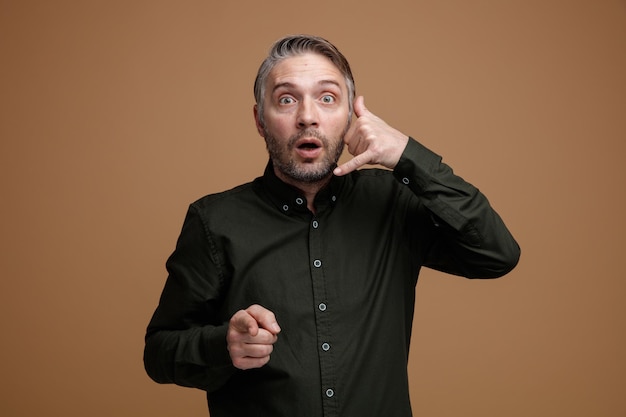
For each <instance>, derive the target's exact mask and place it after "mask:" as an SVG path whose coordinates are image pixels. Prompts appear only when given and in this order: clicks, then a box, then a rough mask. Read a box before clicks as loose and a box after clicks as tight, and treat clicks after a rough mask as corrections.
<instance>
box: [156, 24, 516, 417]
mask: <svg viewBox="0 0 626 417" xmlns="http://www.w3.org/2000/svg"><path fill="white" fill-rule="evenodd" d="M254 91H255V98H256V105H255V106H254V117H255V121H256V126H257V129H258V131H259V133H260V135H261V136H262V137H263V138H265V141H266V144H267V149H268V152H269V155H270V161H269V163H268V166H267V168H266V170H265V173H264V175H263V176H262V177H260V178H257V179H256V180H254V181H253V182H251V183H249V184H244V185H242V186H239V187H237V188H235V189H232V190H230V191H226V192H222V193H219V194H214V195H209V196H206V197H204V198H202V199H200V200H198V201H196V202H195V203H193V204H192V205H191V206H190V208H189V211H188V214H187V217H186V219H185V222H184V225H183V229H182V232H181V235H180V237H179V240H178V244H177V246H176V250H175V251H174V253H173V254H172V255H171V257H170V258H169V259H168V262H167V268H168V271H169V277H168V280H167V282H166V285H165V288H164V290H163V294H162V296H161V300H160V303H159V306H158V308H157V309H156V311H155V313H154V316H153V318H152V321H151V322H150V324H149V326H148V331H147V334H146V347H145V353H144V362H145V366H146V370H147V372H148V374H149V375H150V376H151V377H152V378H153V379H154V380H155V381H157V382H160V383H176V384H179V385H183V386H189V387H196V388H200V389H203V390H206V391H207V397H208V404H209V411H210V414H211V416H213V417H220V416H230V417H232V416H289V417H293V416H327V417H328V416H350V417H356V416H385V417H393V416H398V417H400V416H402V417H406V416H411V406H410V401H409V389H408V376H407V369H406V367H407V360H408V354H409V342H410V337H411V327H412V320H413V308H414V301H415V296H414V292H415V285H416V283H417V276H418V273H419V270H420V268H421V267H422V266H427V267H430V268H435V269H437V270H441V271H445V272H448V273H451V274H456V275H461V276H465V277H469V278H494V277H499V276H502V275H504V274H506V273H507V272H509V271H510V270H511V269H512V268H513V267H514V266H515V265H516V263H517V261H518V258H519V247H518V245H517V243H516V242H515V240H514V239H513V237H512V236H511V235H510V233H509V232H508V231H507V229H506V227H505V225H504V224H503V222H502V220H501V219H500V217H499V216H498V215H497V214H496V213H495V212H494V211H493V209H492V208H491V207H490V205H489V203H488V201H487V199H486V198H485V197H484V196H483V195H482V194H481V193H480V192H479V191H478V190H477V189H476V188H474V187H473V186H472V185H470V184H468V183H467V182H465V181H464V180H462V179H461V178H459V177H458V176H455V175H454V174H453V172H452V170H451V169H450V168H449V167H448V166H446V165H445V164H443V163H442V162H441V158H440V157H439V156H437V155H435V154H434V153H432V152H431V151H429V150H428V149H426V148H425V147H424V146H422V145H421V144H419V143H418V142H417V141H416V140H414V139H412V138H410V137H408V136H406V135H404V134H403V133H401V132H399V131H397V130H396V129H394V128H392V127H390V126H388V125H387V124H386V123H385V122H384V121H383V120H381V119H380V118H378V117H376V116H375V115H374V114H372V113H371V112H370V111H369V110H368V109H367V108H366V107H365V105H364V101H363V98H362V97H358V98H356V99H355V98H354V95H355V94H354V80H353V78H352V73H351V71H350V67H349V65H348V62H347V61H346V60H345V58H344V56H343V55H342V54H341V53H340V52H339V51H338V50H337V49H336V48H335V47H334V46H333V45H332V44H330V43H329V42H328V41H326V40H324V39H321V38H318V37H311V36H292V37H287V38H284V39H281V40H279V41H278V42H277V43H276V44H275V45H274V46H273V48H272V49H271V51H270V54H269V56H268V58H267V59H266V60H265V61H264V62H263V64H262V65H261V68H260V69H259V73H258V75H257V79H256V82H255V88H254ZM353 116H354V117H353ZM352 119H354V120H352ZM344 143H345V144H347V146H348V151H349V152H350V153H351V154H352V155H353V159H351V160H349V161H348V162H346V163H344V164H343V165H341V166H337V161H338V158H339V156H340V154H341V152H342V149H343V146H344ZM365 164H379V165H382V166H383V167H386V168H387V169H373V168H370V169H362V170H357V168H361V167H362V166H363V165H365Z"/></svg>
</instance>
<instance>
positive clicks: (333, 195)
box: [259, 159, 345, 214]
mask: <svg viewBox="0 0 626 417" xmlns="http://www.w3.org/2000/svg"><path fill="white" fill-rule="evenodd" d="M259 180H260V181H259V182H260V185H261V187H262V188H263V190H264V191H265V193H266V194H267V195H268V196H269V198H270V200H271V201H272V203H273V204H274V205H275V206H276V208H277V209H278V210H280V211H281V212H283V213H285V214H292V213H308V212H309V211H308V209H307V205H306V198H305V197H304V194H302V193H301V192H300V190H298V189H297V188H295V187H293V186H291V185H289V184H287V183H285V182H283V181H282V180H281V179H280V178H278V177H277V176H276V173H275V172H274V164H272V160H271V159H270V160H269V162H268V163H267V166H266V167H265V172H264V173H263V177H261V178H259ZM344 183H345V178H344V177H337V176H333V177H332V178H331V180H330V182H329V183H328V185H326V187H324V188H322V189H321V190H320V191H319V192H318V193H317V195H316V196H315V208H316V211H317V212H318V213H319V212H321V211H323V210H325V209H326V208H329V207H330V208H332V207H333V206H334V205H335V204H337V202H338V201H339V196H340V192H341V189H342V188H343V185H344Z"/></svg>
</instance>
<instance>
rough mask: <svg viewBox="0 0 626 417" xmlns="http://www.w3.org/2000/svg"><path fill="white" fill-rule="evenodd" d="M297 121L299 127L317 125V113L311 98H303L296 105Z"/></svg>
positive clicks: (304, 127)
mask: <svg viewBox="0 0 626 417" xmlns="http://www.w3.org/2000/svg"><path fill="white" fill-rule="evenodd" d="M297 123H298V127H299V128H301V129H306V128H308V127H311V126H317V125H318V123H319V120H318V114H317V109H316V108H315V104H314V103H313V100H311V99H304V100H302V101H301V102H300V106H299V107H298V116H297Z"/></svg>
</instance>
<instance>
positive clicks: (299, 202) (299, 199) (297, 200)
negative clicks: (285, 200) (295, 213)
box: [296, 197, 304, 206]
mask: <svg viewBox="0 0 626 417" xmlns="http://www.w3.org/2000/svg"><path fill="white" fill-rule="evenodd" d="M296 203H297V204H298V205H299V206H301V205H302V204H304V200H303V199H301V198H300V197H298V198H296Z"/></svg>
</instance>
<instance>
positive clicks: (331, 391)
mask: <svg viewBox="0 0 626 417" xmlns="http://www.w3.org/2000/svg"><path fill="white" fill-rule="evenodd" d="M333 395H335V391H333V390H332V389H330V388H328V389H327V390H326V396H327V397H328V398H330V397H332V396H333Z"/></svg>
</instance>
